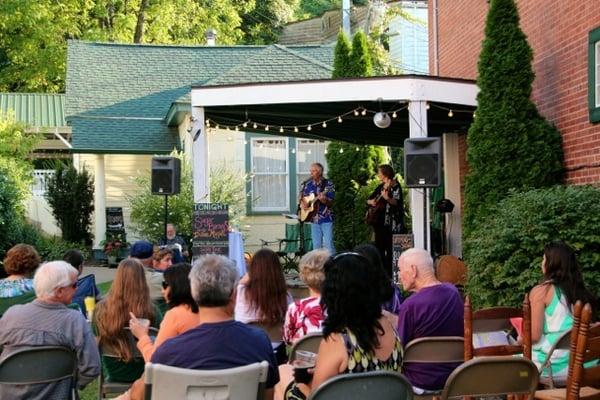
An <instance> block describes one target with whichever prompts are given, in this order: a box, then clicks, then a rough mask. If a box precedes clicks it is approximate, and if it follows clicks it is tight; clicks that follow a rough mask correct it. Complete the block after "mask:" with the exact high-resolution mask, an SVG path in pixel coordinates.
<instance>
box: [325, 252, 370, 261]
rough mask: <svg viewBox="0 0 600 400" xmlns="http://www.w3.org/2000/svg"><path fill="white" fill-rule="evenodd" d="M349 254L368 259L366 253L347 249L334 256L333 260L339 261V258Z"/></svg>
mask: <svg viewBox="0 0 600 400" xmlns="http://www.w3.org/2000/svg"><path fill="white" fill-rule="evenodd" d="M348 256H354V257H358V258H362V259H363V260H366V259H367V257H365V256H364V255H362V254H360V253H357V252H355V251H345V252H343V253H338V254H336V255H335V256H333V258H332V260H333V261H337V260H339V259H340V258H343V257H348Z"/></svg>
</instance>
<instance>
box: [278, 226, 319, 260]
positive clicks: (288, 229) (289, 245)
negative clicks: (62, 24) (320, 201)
mask: <svg viewBox="0 0 600 400" xmlns="http://www.w3.org/2000/svg"><path fill="white" fill-rule="evenodd" d="M303 229H304V232H303V233H304V252H305V253H306V252H308V251H310V250H312V240H311V229H310V225H309V224H303ZM299 250H300V224H285V239H282V240H281V241H280V242H279V251H281V252H285V253H297V252H298V251H299Z"/></svg>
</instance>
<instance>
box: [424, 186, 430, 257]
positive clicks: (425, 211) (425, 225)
mask: <svg viewBox="0 0 600 400" xmlns="http://www.w3.org/2000/svg"><path fill="white" fill-rule="evenodd" d="M427 190H429V189H427V188H423V248H424V249H425V250H427V223H428V222H427V211H428V207H429V204H428V202H429V197H428V196H427Z"/></svg>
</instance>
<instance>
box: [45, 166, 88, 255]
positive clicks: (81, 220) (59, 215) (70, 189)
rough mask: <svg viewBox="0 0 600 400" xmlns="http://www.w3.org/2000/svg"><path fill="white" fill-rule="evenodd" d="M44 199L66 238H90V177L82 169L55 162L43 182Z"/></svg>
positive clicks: (82, 239) (76, 240) (71, 239)
mask: <svg viewBox="0 0 600 400" xmlns="http://www.w3.org/2000/svg"><path fill="white" fill-rule="evenodd" d="M45 196H46V200H47V201H48V204H49V205H50V207H51V208H52V215H54V218H55V219H56V223H57V225H58V227H59V228H60V230H61V231H62V238H63V239H64V240H67V241H69V242H76V243H85V244H89V243H90V242H91V238H92V235H91V233H90V226H91V223H92V221H91V217H92V213H93V211H94V181H93V178H92V176H91V175H90V174H89V172H88V171H87V170H85V169H83V170H82V171H77V170H76V169H75V167H74V166H73V165H64V164H61V163H59V164H58V165H57V167H56V169H55V171H54V176H52V177H51V178H50V179H49V180H48V183H47V188H46V195H45Z"/></svg>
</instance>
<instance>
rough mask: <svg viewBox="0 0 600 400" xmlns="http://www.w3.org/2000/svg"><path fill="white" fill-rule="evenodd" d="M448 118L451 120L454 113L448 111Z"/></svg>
mask: <svg viewBox="0 0 600 400" xmlns="http://www.w3.org/2000/svg"><path fill="white" fill-rule="evenodd" d="M448 116H449V117H450V118H452V117H453V116H454V113H453V112H452V110H450V111H448Z"/></svg>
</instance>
